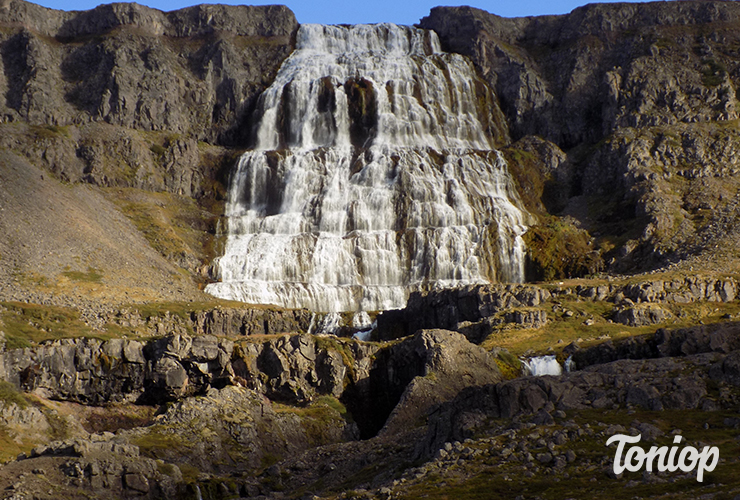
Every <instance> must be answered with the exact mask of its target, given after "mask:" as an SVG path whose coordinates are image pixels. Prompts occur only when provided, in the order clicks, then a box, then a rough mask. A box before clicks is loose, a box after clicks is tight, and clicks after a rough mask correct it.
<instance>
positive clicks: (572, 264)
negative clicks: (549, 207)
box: [524, 217, 604, 281]
mask: <svg viewBox="0 0 740 500" xmlns="http://www.w3.org/2000/svg"><path fill="white" fill-rule="evenodd" d="M524 240H525V242H526V244H527V249H528V252H529V253H528V258H529V264H530V269H529V272H530V274H531V275H532V277H533V278H534V279H536V280H543V281H552V280H555V279H561V278H574V277H582V276H586V275H589V274H594V273H596V272H599V271H600V270H601V269H602V268H603V267H604V263H603V260H602V258H601V255H600V253H599V252H598V251H597V250H596V249H594V248H593V246H592V244H591V238H590V236H589V234H588V233H587V232H586V231H583V230H581V229H578V228H576V227H575V226H573V225H571V224H568V223H567V222H565V221H563V220H562V219H557V218H554V217H550V218H548V219H547V220H546V221H545V222H544V223H542V224H537V225H534V226H532V227H530V228H529V230H528V231H527V233H526V234H525V235H524Z"/></svg>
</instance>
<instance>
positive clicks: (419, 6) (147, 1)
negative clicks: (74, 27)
mask: <svg viewBox="0 0 740 500" xmlns="http://www.w3.org/2000/svg"><path fill="white" fill-rule="evenodd" d="M34 3H38V4H40V5H43V6H45V7H51V8H53V9H62V10H86V9H91V8H93V7H95V6H97V5H99V4H100V3H104V2H100V1H99V0H35V1H34ZM105 3H110V2H105ZM136 3H139V4H143V5H148V6H149V7H153V8H155V9H160V10H164V11H169V10H176V9H180V8H182V7H188V6H190V5H196V4H198V3H226V4H232V5H236V4H242V3H246V4H248V5H266V4H275V3H281V4H284V5H287V6H288V7H290V9H291V10H292V11H293V12H295V15H296V17H297V18H298V22H300V23H322V24H342V23H346V24H357V23H379V22H393V23H397V24H414V23H417V22H419V19H421V18H422V17H424V16H426V15H428V14H429V9H431V8H432V7H434V6H437V5H471V6H473V7H478V8H480V9H483V10H487V11H488V12H491V13H493V14H498V15H499V16H504V17H521V16H537V15H544V14H565V13H567V12H570V11H571V10H573V9H575V8H576V7H578V6H581V5H584V4H586V3H588V2H586V1H578V0H513V1H512V0H469V1H468V2H454V1H452V2H450V1H447V2H445V0H437V1H434V0H361V1H359V2H356V1H352V0H286V1H284V2H280V1H275V0H273V1H260V0H255V1H246V2H245V1H228V0H227V1H223V2H199V1H197V0H195V1H193V0H140V1H138V2H136Z"/></svg>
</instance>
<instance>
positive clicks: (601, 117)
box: [421, 2, 740, 274]
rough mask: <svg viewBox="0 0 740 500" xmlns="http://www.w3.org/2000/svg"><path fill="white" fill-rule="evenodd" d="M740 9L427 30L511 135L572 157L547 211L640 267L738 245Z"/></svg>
mask: <svg viewBox="0 0 740 500" xmlns="http://www.w3.org/2000/svg"><path fill="white" fill-rule="evenodd" d="M739 12H740V11H739V10H738V6H737V5H735V4H733V3H731V2H730V3H728V2H680V3H671V4H666V3H660V2H656V3H650V4H633V5H621V4H620V5H615V4H604V5H596V4H595V5H588V6H585V7H581V8H578V9H576V10H574V11H573V12H572V13H570V14H568V15H563V16H545V17H532V18H520V19H504V18H500V17H498V16H495V15H492V14H488V13H486V12H484V11H481V10H477V9H472V8H468V7H460V8H443V7H440V8H435V9H432V11H431V14H430V15H429V16H428V17H426V18H424V19H422V21H421V26H423V27H426V28H430V29H434V30H435V31H437V32H438V33H439V34H440V38H441V39H442V41H443V45H444V46H445V47H446V48H448V49H449V50H454V51H458V52H460V53H463V54H466V55H469V56H470V57H471V58H472V59H473V60H474V61H475V63H476V65H477V66H478V68H479V69H480V71H481V72H482V73H483V75H484V77H485V78H486V79H487V81H488V82H489V83H490V84H491V85H492V86H493V87H494V89H495V90H496V93H497V95H498V96H499V98H500V100H501V104H502V109H503V110H504V113H505V114H506V115H507V118H508V122H509V126H510V128H511V134H512V138H514V139H519V138H523V137H526V136H530V135H537V136H541V137H543V138H545V139H547V140H548V141H551V142H552V143H554V144H556V145H557V146H558V147H559V148H561V149H562V150H564V151H567V152H568V155H567V157H568V160H567V161H565V162H557V163H556V164H555V165H556V166H557V168H556V169H554V170H551V171H545V172H543V173H544V174H545V176H544V177H545V179H544V180H545V186H546V191H549V193H548V194H546V195H544V197H543V198H544V200H545V202H547V204H548V209H549V210H550V213H555V214H564V215H569V216H572V217H574V218H575V221H576V225H577V226H578V227H582V228H584V229H586V230H588V231H590V232H591V234H592V235H593V236H596V237H597V240H598V243H599V244H598V247H599V249H600V250H601V252H602V254H603V255H604V256H605V257H606V264H607V265H611V266H612V267H613V268H619V269H635V268H640V267H649V266H654V265H660V264H663V263H665V261H666V259H680V258H683V257H685V256H686V255H688V254H692V253H697V252H701V251H707V250H708V249H711V248H713V247H714V246H715V245H732V244H733V242H734V241H735V240H734V236H733V237H732V238H731V239H729V240H727V239H723V238H724V236H725V235H726V234H727V233H732V234H733V235H734V233H735V224H734V223H732V222H728V221H732V220H734V219H735V217H736V213H735V206H736V200H735V191H736V188H735V186H736V184H737V169H736V168H735V166H734V165H735V160H734V156H733V155H732V154H731V153H730V151H732V150H733V149H734V148H735V135H736V128H737V124H736V122H735V120H736V119H737V96H736V92H735V90H736V89H737V87H738V83H740V82H739V81H738V72H737V68H738V64H739V63H740V61H739V60H738V58H737V56H736V54H735V53H734V52H733V50H732V49H730V47H732V46H733V44H734V43H735V40H736V39H737V36H738V31H737V25H736V20H737V18H738V13H739ZM527 149H528V148H524V149H523V152H526V151H527ZM514 161H515V162H519V163H522V159H521V158H519V159H516V158H514ZM523 163H526V161H525V162H523ZM530 168H531V167H530ZM524 177H525V178H524V179H523V181H522V183H523V184H525V185H527V184H529V182H527V181H528V179H526V175H525V176H524ZM597 200H599V201H597ZM607 235H608V236H607ZM615 247H616V248H615ZM583 251H585V252H587V251H588V249H584V250H583ZM565 272H566V273H568V274H571V273H573V271H572V270H570V271H567V270H566V271H565Z"/></svg>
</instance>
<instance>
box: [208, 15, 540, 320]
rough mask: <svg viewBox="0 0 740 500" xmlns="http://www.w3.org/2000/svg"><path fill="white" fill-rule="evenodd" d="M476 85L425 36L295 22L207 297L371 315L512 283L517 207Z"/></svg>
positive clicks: (236, 190) (520, 251) (263, 104)
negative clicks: (449, 292)
mask: <svg viewBox="0 0 740 500" xmlns="http://www.w3.org/2000/svg"><path fill="white" fill-rule="evenodd" d="M485 92H490V90H488V89H487V87H485V85H483V84H482V82H481V80H480V79H479V78H478V76H477V75H476V73H475V70H474V68H473V67H472V65H471V63H470V62H469V61H468V60H467V59H465V58H464V57H462V56H460V55H456V54H448V53H443V52H442V51H441V49H440V45H439V41H438V39H437V37H436V34H435V33H434V32H431V31H425V30H420V29H415V28H409V27H402V26H395V25H391V24H380V25H357V26H352V27H339V26H321V25H302V26H301V27H300V29H299V31H298V34H297V46H296V50H295V51H294V52H293V53H292V54H291V55H290V56H289V57H288V58H287V59H286V60H285V61H284V62H283V65H282V66H281V68H280V70H279V72H278V74H277V76H276V79H275V81H274V82H273V84H272V85H271V86H270V87H269V88H268V89H266V90H265V92H264V93H263V94H262V96H261V97H260V99H259V101H258V103H257V109H258V116H259V121H258V125H257V127H256V146H255V148H254V150H252V151H249V152H247V153H245V154H244V155H243V156H242V157H241V158H240V160H239V162H238V165H237V167H236V170H235V172H234V174H233V178H232V180H231V185H230V188H229V193H228V201H227V206H226V216H227V230H228V237H227V242H226V245H225V250H224V255H223V256H221V257H220V258H218V259H217V261H216V262H215V264H216V265H215V268H216V270H217V278H218V280H219V282H217V283H213V284H210V285H208V287H207V288H206V291H207V292H208V293H211V294H213V295H215V296H217V297H221V298H225V299H231V300H239V301H243V302H248V303H254V304H274V305H279V306H283V307H289V308H297V307H305V308H309V309H311V310H314V311H319V312H343V311H378V310H386V309H394V308H401V307H404V306H405V304H406V299H407V297H408V294H409V292H410V291H412V290H415V289H422V288H425V287H426V288H431V287H448V286H454V285H462V284H474V283H486V282H490V281H502V282H520V281H522V279H523V255H524V244H523V242H522V239H521V235H522V234H523V233H524V231H525V230H526V227H525V225H524V213H523V212H522V210H521V209H520V208H519V207H518V205H519V204H518V201H517V200H518V198H517V195H516V192H515V190H514V188H513V185H512V181H511V178H510V176H509V174H508V171H507V166H506V163H505V161H504V159H503V157H502V155H501V154H500V153H499V152H498V151H496V150H494V149H493V148H492V146H491V143H490V140H489V139H488V136H487V133H486V129H485V127H484V125H483V123H484V121H485V120H483V119H482V118H481V116H485V113H487V112H488V111H487V110H486V109H482V108H485V106H483V105H482V104H481V102H487V101H485V99H483V98H482V95H483V93H485Z"/></svg>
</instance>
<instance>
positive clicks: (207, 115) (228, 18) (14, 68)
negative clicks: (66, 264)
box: [0, 1, 297, 144]
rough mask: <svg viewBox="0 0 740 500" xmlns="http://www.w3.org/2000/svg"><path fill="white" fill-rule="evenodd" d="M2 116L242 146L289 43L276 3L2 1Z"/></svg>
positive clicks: (290, 27)
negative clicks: (46, 4) (169, 7)
mask: <svg viewBox="0 0 740 500" xmlns="http://www.w3.org/2000/svg"><path fill="white" fill-rule="evenodd" d="M0 23H2V24H3V25H4V26H6V27H7V28H8V29H7V30H5V31H4V34H3V39H2V41H0V44H1V45H2V53H3V78H2V81H3V84H2V92H3V94H4V95H5V96H6V99H5V101H4V102H3V103H2V107H1V108H0V109H2V115H3V117H4V121H5V122H12V121H24V122H27V123H30V124H33V125H55V126H65V125H79V124H83V123H87V122H91V121H92V122H102V123H110V124H114V125H120V126H122V127H125V128H133V129H137V130H142V131H162V130H164V131H167V132H169V133H174V134H180V135H183V136H185V137H190V138H195V139H197V140H206V141H208V142H211V143H214V142H219V141H220V142H225V143H231V144H234V143H236V144H239V143H241V144H244V143H245V142H244V141H245V139H246V137H248V135H247V132H248V128H249V127H248V126H247V124H246V123H245V119H246V117H247V115H248V113H249V111H250V109H251V106H253V104H254V100H255V99H256V97H257V95H258V94H259V92H260V91H261V90H263V89H264V88H265V87H266V86H267V85H268V84H269V83H270V80H271V78H272V77H273V76H274V74H275V71H276V70H277V67H278V66H279V64H280V62H281V61H282V59H283V58H285V57H286V56H287V54H288V53H289V52H290V50H291V47H292V37H293V35H294V33H295V30H296V28H297V23H296V20H295V17H294V16H293V13H292V12H290V10H288V9H287V8H285V7H281V6H271V7H246V6H241V7H228V6H196V7H191V8H189V9H183V10H180V11H175V12H170V13H164V12H161V11H157V10H154V9H150V8H147V7H143V6H140V5H135V4H113V5H101V6H99V7H97V8H96V9H93V10H91V11H85V12H69V13H67V12H60V11H51V10H49V9H44V8H42V7H38V6H36V5H33V4H29V3H27V2H23V1H10V2H4V3H3V6H2V8H1V9H0Z"/></svg>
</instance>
